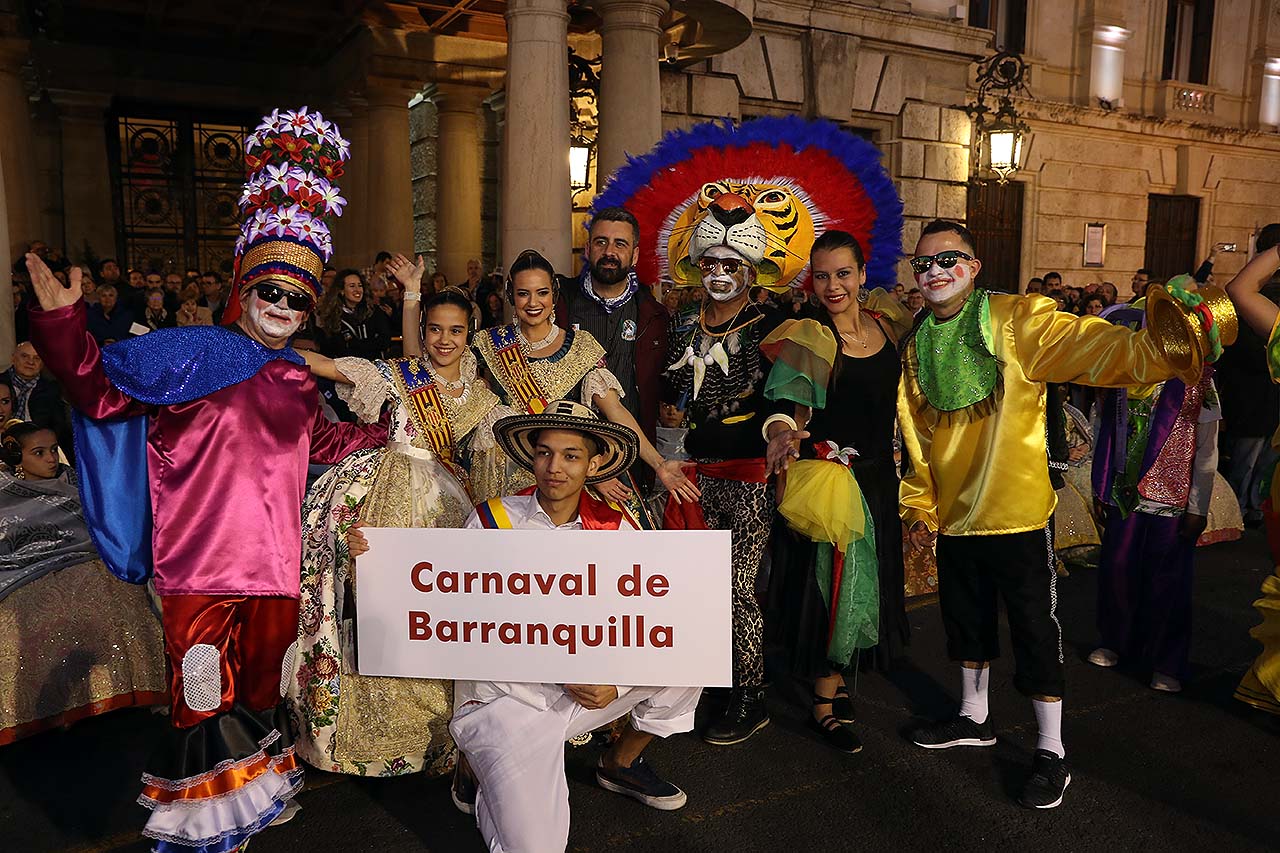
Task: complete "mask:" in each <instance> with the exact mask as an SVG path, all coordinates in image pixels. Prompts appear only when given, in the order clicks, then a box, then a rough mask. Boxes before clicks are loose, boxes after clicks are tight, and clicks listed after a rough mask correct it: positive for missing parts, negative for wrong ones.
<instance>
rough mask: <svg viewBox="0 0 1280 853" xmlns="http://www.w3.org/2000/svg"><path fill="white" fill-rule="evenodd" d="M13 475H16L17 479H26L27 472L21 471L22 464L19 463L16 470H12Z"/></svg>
mask: <svg viewBox="0 0 1280 853" xmlns="http://www.w3.org/2000/svg"><path fill="white" fill-rule="evenodd" d="M13 476H15V477H17V478H18V479H19V480H25V479H27V472H26V471H23V470H22V466H21V465H19V466H18V468H17V470H15V471H14V472H13Z"/></svg>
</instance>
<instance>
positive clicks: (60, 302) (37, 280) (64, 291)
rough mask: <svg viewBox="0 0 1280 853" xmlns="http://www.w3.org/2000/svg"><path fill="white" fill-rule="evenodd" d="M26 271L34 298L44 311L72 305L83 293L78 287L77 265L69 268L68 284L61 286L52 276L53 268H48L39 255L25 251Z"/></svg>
mask: <svg viewBox="0 0 1280 853" xmlns="http://www.w3.org/2000/svg"><path fill="white" fill-rule="evenodd" d="M27 272H28V273H30V275H31V286H32V288H33V289H34V290H35V292H36V299H38V300H39V301H40V307H41V308H43V309H44V310H45V311H53V310H55V309H57V308H65V307H67V306H68V305H74V304H76V302H77V301H79V299H80V298H81V297H82V296H83V295H84V293H83V291H82V290H81V289H80V275H81V272H80V268H79V267H72V268H71V271H70V273H69V275H68V280H69V281H70V284H69V285H68V286H67V287H63V286H62V282H60V281H58V279H57V278H55V277H54V275H53V270H51V269H49V266H48V264H46V263H45V262H44V260H42V259H41V257H40V256H39V255H37V254H35V253H33V252H27Z"/></svg>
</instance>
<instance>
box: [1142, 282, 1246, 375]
mask: <svg viewBox="0 0 1280 853" xmlns="http://www.w3.org/2000/svg"><path fill="white" fill-rule="evenodd" d="M1196 293H1197V294H1199V296H1200V298H1201V299H1202V300H1203V307H1204V308H1205V309H1207V310H1208V312H1209V314H1210V316H1212V317H1213V322H1214V323H1215V324H1216V325H1217V327H1218V338H1219V341H1220V342H1221V344H1222V345H1223V346H1224V347H1225V346H1230V345H1231V344H1233V343H1235V340H1236V335H1237V334H1238V333H1239V330H1240V322H1239V318H1238V317H1237V316H1236V309H1235V306H1234V305H1232V304H1231V300H1230V299H1229V298H1228V297H1227V294H1226V291H1224V290H1223V289H1222V288H1220V287H1216V286H1205V287H1201V288H1200V289H1198V290H1197V291H1196ZM1146 297H1147V330H1148V331H1149V332H1150V334H1151V338H1152V341H1153V342H1154V343H1155V345H1156V348H1157V349H1158V350H1159V351H1160V354H1161V355H1162V356H1164V359H1165V361H1167V362H1169V364H1170V365H1171V366H1172V367H1173V368H1174V371H1175V375H1176V376H1177V377H1178V378H1179V379H1181V380H1182V381H1183V382H1185V383H1187V384H1188V385H1193V384H1195V383H1196V382H1199V381H1200V375H1201V373H1203V372H1204V364H1205V359H1206V357H1207V356H1208V355H1209V354H1210V351H1211V349H1212V343H1211V342H1210V340H1209V335H1208V332H1207V331H1206V330H1205V325H1204V322H1203V321H1202V318H1201V316H1200V313H1199V312H1198V311H1195V310H1193V309H1189V308H1188V307H1187V306H1186V305H1184V304H1183V303H1182V302H1181V300H1178V299H1175V298H1174V297H1173V296H1171V295H1170V294H1169V292H1168V290H1166V289H1165V288H1164V287H1163V286H1161V285H1152V286H1151V287H1149V288H1147V294H1146Z"/></svg>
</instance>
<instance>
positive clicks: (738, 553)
mask: <svg viewBox="0 0 1280 853" xmlns="http://www.w3.org/2000/svg"><path fill="white" fill-rule="evenodd" d="M698 488H699V489H701V490H702V501H701V503H702V514H703V516H704V517H705V518H706V520H707V528H708V529H710V530H729V531H732V532H733V684H734V686H735V687H759V686H760V685H761V684H763V683H764V616H763V614H762V613H761V612H760V600H759V599H757V598H756V578H757V576H758V575H759V574H760V564H761V562H762V561H763V560H764V554H765V548H766V547H768V544H769V530H770V527H771V524H772V520H773V512H774V499H773V489H772V488H770V487H769V486H768V485H767V484H765V483H743V482H741V481H738V480H721V479H718V478H715V477H707V476H704V475H702V474H699V475H698Z"/></svg>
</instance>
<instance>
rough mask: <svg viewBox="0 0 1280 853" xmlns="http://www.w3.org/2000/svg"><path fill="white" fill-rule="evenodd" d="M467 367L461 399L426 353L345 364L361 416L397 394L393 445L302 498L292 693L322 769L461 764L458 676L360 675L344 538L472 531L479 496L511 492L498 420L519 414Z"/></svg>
mask: <svg viewBox="0 0 1280 853" xmlns="http://www.w3.org/2000/svg"><path fill="white" fill-rule="evenodd" d="M467 362H469V364H466V363H464V366H463V374H464V381H467V382H468V384H467V386H466V393H465V394H463V396H461V397H458V398H454V397H451V396H450V395H449V394H447V393H445V392H444V391H443V390H442V389H441V388H440V387H439V386H438V385H437V384H435V382H434V381H433V378H432V376H431V373H430V371H429V369H428V363H427V361H426V360H425V359H420V358H407V359H392V360H389V361H378V362H368V361H365V360H363V359H354V358H350V359H348V358H344V359H338V360H337V366H338V368H339V369H340V370H341V371H342V372H343V374H345V375H346V376H347V377H348V378H349V379H350V380H352V382H353V385H352V386H345V385H340V386H339V393H340V394H341V395H342V396H343V397H344V399H347V401H348V402H349V404H350V405H351V408H352V411H353V412H355V414H356V415H357V416H358V417H359V418H360V419H361V420H366V421H369V420H377V418H378V414H379V412H380V410H381V408H382V404H383V402H384V401H386V400H390V401H391V402H392V403H393V404H394V409H393V411H392V416H391V428H390V431H389V440H388V444H387V447H385V448H378V449H375V450H363V451H359V452H357V453H353V454H352V455H351V456H349V457H347V458H346V459H345V460H343V461H342V462H341V463H340V464H338V465H337V466H335V467H334V468H333V469H332V470H330V471H328V472H327V473H326V474H325V475H324V476H323V477H321V478H320V479H319V480H317V481H316V483H315V485H314V486H313V487H312V488H311V491H310V493H309V494H308V496H307V500H306V503H305V504H304V505H303V518H304V527H303V536H304V541H303V559H302V587H301V591H302V597H301V601H300V612H299V626H298V650H297V654H296V655H295V656H294V657H293V665H292V677H291V678H290V679H289V682H288V685H287V694H286V700H287V704H288V707H289V712H290V715H291V716H292V718H293V721H294V723H295V726H296V728H297V730H298V738H297V741H296V744H295V749H296V750H297V753H298V755H299V756H301V757H302V758H303V759H304V760H305V761H306V762H307V763H308V764H311V765H313V766H315V767H318V768H320V769H322V770H328V771H330V772H334V773H352V774H357V775H361V776H398V775H401V774H405V773H415V772H418V771H426V772H427V773H428V774H437V773H441V772H444V771H445V770H446V769H447V768H448V766H449V764H450V762H451V760H452V755H453V741H452V739H451V738H450V737H449V732H448V723H449V719H450V717H451V715H452V710H453V708H452V703H453V683H452V682H451V681H442V680H438V679H413V678H383V677H372V676H368V677H366V676H362V675H360V674H359V673H358V672H357V671H356V659H355V654H354V642H353V640H354V635H355V612H354V605H355V604H356V602H357V601H358V590H357V585H356V584H355V583H354V582H353V580H354V579H353V578H352V576H351V573H350V567H351V559H350V555H349V553H348V551H347V544H346V535H345V534H346V531H347V529H348V528H349V527H350V526H351V524H352V523H354V522H355V521H356V520H357V519H358V520H361V521H363V522H364V523H365V524H367V525H369V526H371V527H461V526H462V525H463V523H464V522H465V521H466V519H467V516H468V514H470V512H471V509H472V506H473V504H474V503H476V502H480V501H485V500H488V499H490V498H493V497H498V496H500V495H502V494H504V493H505V487H506V483H505V482H504V480H505V472H506V470H507V468H508V467H509V466H508V464H507V460H506V456H505V454H503V453H502V450H501V449H500V448H499V447H498V445H497V442H496V441H495V439H494V437H493V424H494V422H495V421H496V420H497V419H498V418H500V417H502V416H503V415H507V414H511V411H510V409H508V408H507V407H506V406H502V405H500V403H499V401H498V398H497V396H496V395H494V394H493V392H491V391H489V390H488V389H487V388H485V387H484V385H483V383H480V382H475V381H473V380H474V378H475V365H474V358H468V359H467ZM468 367H469V368H470V370H468ZM468 374H469V375H468Z"/></svg>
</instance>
